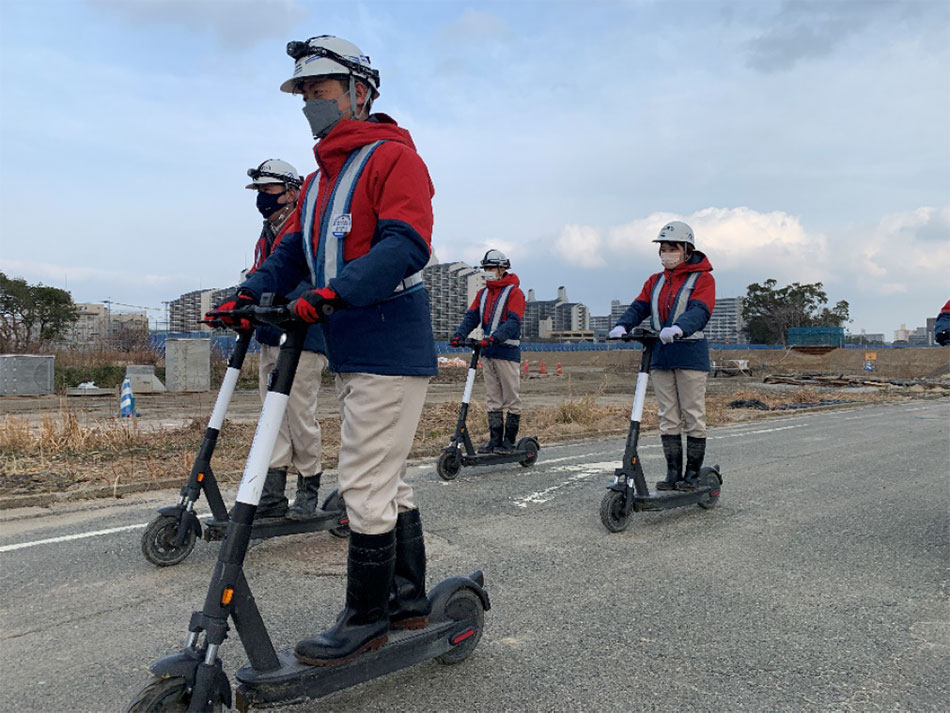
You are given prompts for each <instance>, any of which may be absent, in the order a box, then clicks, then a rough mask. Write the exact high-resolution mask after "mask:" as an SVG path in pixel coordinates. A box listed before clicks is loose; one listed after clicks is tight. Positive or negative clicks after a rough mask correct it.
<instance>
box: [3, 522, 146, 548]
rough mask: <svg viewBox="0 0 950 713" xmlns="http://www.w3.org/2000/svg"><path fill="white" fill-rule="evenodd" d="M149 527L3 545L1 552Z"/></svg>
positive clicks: (132, 527) (118, 528)
mask: <svg viewBox="0 0 950 713" xmlns="http://www.w3.org/2000/svg"><path fill="white" fill-rule="evenodd" d="M146 526H148V523H147V522H143V523H142V524H141V525H124V526H122V527H110V528H109V529H108V530H95V531H93V532H80V533H77V534H75V535H63V536H62V537H50V538H49V539H46V540H34V541H33V542H21V543H19V544H17V545H3V546H2V547H0V552H12V551H13V550H22V549H23V548H25V547H35V546H36V545H50V544H53V543H55V542H69V541H70V540H82V539H84V538H86V537H97V536H99V535H111V534H112V533H114V532H125V531H127V530H141V529H142V528H143V527H146Z"/></svg>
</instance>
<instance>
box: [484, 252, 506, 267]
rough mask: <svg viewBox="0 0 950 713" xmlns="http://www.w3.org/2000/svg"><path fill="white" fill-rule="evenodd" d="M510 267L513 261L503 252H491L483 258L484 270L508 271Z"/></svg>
mask: <svg viewBox="0 0 950 713" xmlns="http://www.w3.org/2000/svg"><path fill="white" fill-rule="evenodd" d="M510 267H511V260H509V259H508V258H507V257H505V254H504V253H503V252H502V251H501V250H489V251H488V252H487V253H485V257H483V258H482V269H483V270H494V269H497V268H501V269H503V270H507V269H508V268H510Z"/></svg>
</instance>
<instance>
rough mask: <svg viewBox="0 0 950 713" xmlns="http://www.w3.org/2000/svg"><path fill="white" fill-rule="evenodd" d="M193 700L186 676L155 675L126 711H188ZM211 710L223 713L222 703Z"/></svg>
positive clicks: (168, 712)
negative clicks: (159, 676)
mask: <svg viewBox="0 0 950 713" xmlns="http://www.w3.org/2000/svg"><path fill="white" fill-rule="evenodd" d="M190 702H191V691H190V690H189V689H188V685H187V683H186V682H185V679H184V678H181V677H173V678H158V677H154V678H152V680H151V681H149V682H148V683H147V684H145V686H144V687H143V688H142V690H141V691H139V692H138V695H136V696H135V698H134V699H133V700H132V702H131V703H130V704H129V707H128V708H126V709H125V713H186V711H187V710H188V704H189V703H190ZM211 710H212V712H213V713H221V710H222V707H221V703H220V702H218V703H215V704H214V705H213V706H212V707H211Z"/></svg>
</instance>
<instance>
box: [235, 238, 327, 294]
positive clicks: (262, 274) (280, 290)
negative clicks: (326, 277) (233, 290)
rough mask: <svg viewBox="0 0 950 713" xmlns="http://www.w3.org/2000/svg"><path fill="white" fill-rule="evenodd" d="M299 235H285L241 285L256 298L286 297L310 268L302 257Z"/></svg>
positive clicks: (306, 275) (306, 274)
mask: <svg viewBox="0 0 950 713" xmlns="http://www.w3.org/2000/svg"><path fill="white" fill-rule="evenodd" d="M302 244H303V243H302V240H301V234H300V233H287V234H286V235H284V237H283V238H282V239H281V241H280V244H279V245H278V246H277V248H276V249H275V250H274V252H272V253H271V254H270V255H268V256H267V259H266V260H264V262H263V263H261V266H260V267H258V268H257V269H256V270H255V271H254V272H253V273H251V275H250V276H249V277H248V278H247V279H246V280H245V281H244V283H243V284H242V285H241V289H244V290H248V291H250V292H253V293H254V295H256V296H257V297H258V298H260V296H261V295H263V294H264V293H265V292H276V293H277V294H281V295H286V294H288V293H289V292H290V291H291V290H293V289H294V288H295V287H296V286H297V285H298V284H299V283H300V281H301V280H303V279H304V278H305V277H306V279H310V278H309V273H310V268H309V267H307V260H306V258H305V257H304V253H303V249H302Z"/></svg>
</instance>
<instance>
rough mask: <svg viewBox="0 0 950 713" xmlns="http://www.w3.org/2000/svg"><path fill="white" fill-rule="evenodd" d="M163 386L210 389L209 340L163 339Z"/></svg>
mask: <svg viewBox="0 0 950 713" xmlns="http://www.w3.org/2000/svg"><path fill="white" fill-rule="evenodd" d="M165 386H166V388H167V389H168V390H169V391H174V392H180V391H209V390H210V389H211V340H210V339H207V338H195V339H166V340H165Z"/></svg>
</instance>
